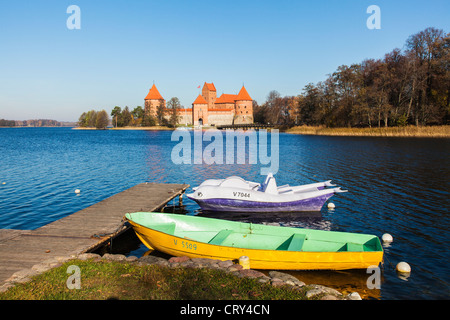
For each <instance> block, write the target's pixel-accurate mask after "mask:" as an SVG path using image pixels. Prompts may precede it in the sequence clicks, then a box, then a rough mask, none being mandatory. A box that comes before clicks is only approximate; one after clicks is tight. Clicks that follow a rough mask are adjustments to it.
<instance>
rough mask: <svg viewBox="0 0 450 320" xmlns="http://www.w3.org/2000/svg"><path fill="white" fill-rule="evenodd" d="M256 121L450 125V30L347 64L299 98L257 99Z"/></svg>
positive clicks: (428, 32)
mask: <svg viewBox="0 0 450 320" xmlns="http://www.w3.org/2000/svg"><path fill="white" fill-rule="evenodd" d="M254 120H255V122H256V123H271V124H278V125H284V126H292V125H321V126H326V127H372V126H378V127H380V126H385V127H387V126H405V125H408V124H414V125H416V126H419V125H442V124H449V123H450V33H447V34H446V33H445V32H444V31H443V30H440V29H435V28H427V29H425V30H423V31H421V32H418V33H417V34H414V35H411V36H410V37H409V38H408V39H407V41H406V44H405V49H404V50H400V49H394V50H393V51H391V52H389V53H387V54H386V55H385V56H384V58H382V59H366V60H364V61H363V62H361V63H356V64H352V65H351V66H347V65H342V66H340V67H338V68H337V70H336V71H335V72H333V73H332V74H330V75H328V78H327V79H326V80H325V81H321V82H319V83H317V84H314V83H309V84H308V85H306V86H305V87H304V89H303V92H302V93H301V94H300V95H298V96H286V97H282V96H281V95H280V94H279V93H278V92H277V91H275V90H274V91H271V92H270V93H269V95H268V96H267V100H266V102H264V104H262V105H260V106H258V105H257V103H255V102H254Z"/></svg>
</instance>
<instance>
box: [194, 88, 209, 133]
mask: <svg viewBox="0 0 450 320" xmlns="http://www.w3.org/2000/svg"><path fill="white" fill-rule="evenodd" d="M192 124H193V125H194V126H197V125H207V124H208V103H207V101H206V100H205V98H203V96H202V95H200V94H199V95H198V97H197V99H195V101H194V102H193V103H192Z"/></svg>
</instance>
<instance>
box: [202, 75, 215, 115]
mask: <svg viewBox="0 0 450 320" xmlns="http://www.w3.org/2000/svg"><path fill="white" fill-rule="evenodd" d="M202 96H203V98H204V99H205V100H206V103H207V104H208V109H214V104H215V102H216V99H217V91H216V87H215V86H214V83H212V82H211V83H206V82H205V84H204V85H203V89H202Z"/></svg>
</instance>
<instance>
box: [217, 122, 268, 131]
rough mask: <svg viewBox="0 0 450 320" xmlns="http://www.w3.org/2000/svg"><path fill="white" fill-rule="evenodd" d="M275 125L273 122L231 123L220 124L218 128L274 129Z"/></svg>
mask: <svg viewBox="0 0 450 320" xmlns="http://www.w3.org/2000/svg"><path fill="white" fill-rule="evenodd" d="M274 127H275V126H274V125H273V124H258V123H251V124H230V125H219V126H217V127H216V128H217V129H219V130H224V129H234V130H250V129H272V128H274Z"/></svg>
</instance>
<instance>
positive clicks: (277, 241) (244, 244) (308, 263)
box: [125, 212, 383, 270]
mask: <svg viewBox="0 0 450 320" xmlns="http://www.w3.org/2000/svg"><path fill="white" fill-rule="evenodd" d="M125 218H126V219H127V220H128V221H129V223H130V224H131V226H132V227H133V229H134V231H135V232H136V235H137V236H138V237H139V239H140V240H141V241H142V242H143V243H144V244H145V245H146V246H147V247H148V248H150V249H156V250H158V251H160V252H164V253H167V254H169V255H173V256H188V257H191V258H209V259H219V260H237V259H239V257H241V256H247V257H249V259H250V267H251V268H252V269H272V270H317V269H327V270H344V269H366V268H368V267H370V266H378V264H379V263H381V262H382V260H383V249H382V246H381V243H380V240H379V239H378V237H376V236H373V235H367V234H357V233H347V232H336V231H322V230H311V229H300V228H288V227H277V226H266V225H261V224H253V223H242V222H235V221H227V220H220V219H211V218H204V217H195V216H186V215H180V214H165V213H157V212H135V213H127V214H126V215H125Z"/></svg>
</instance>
